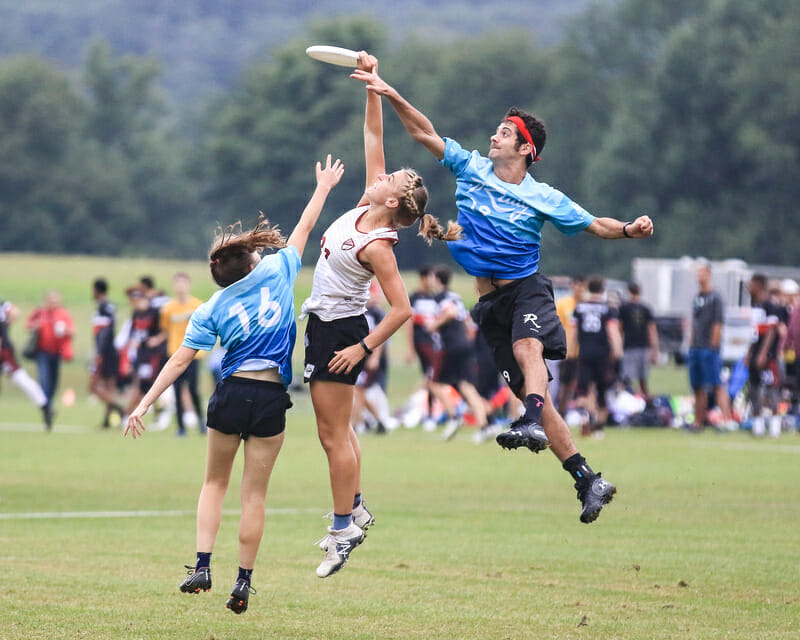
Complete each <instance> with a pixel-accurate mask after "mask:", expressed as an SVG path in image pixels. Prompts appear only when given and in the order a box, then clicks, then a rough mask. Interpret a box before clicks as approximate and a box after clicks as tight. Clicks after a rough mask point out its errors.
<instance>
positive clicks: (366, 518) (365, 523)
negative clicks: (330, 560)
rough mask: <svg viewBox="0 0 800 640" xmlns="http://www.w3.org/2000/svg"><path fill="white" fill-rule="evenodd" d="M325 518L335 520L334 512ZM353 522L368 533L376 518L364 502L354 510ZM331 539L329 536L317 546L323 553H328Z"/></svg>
mask: <svg viewBox="0 0 800 640" xmlns="http://www.w3.org/2000/svg"><path fill="white" fill-rule="evenodd" d="M325 517H326V518H328V519H329V520H333V512H332V511H331V512H330V513H329V514H328V515H327V516H325ZM353 522H354V523H355V525H356V526H357V527H358V528H359V529H361V530H362V531H366V530H367V529H369V528H370V527H371V526H372V525H373V524H375V516H373V515H372V513H370V511H369V509H367V505H366V503H365V502H364V501H363V500H362V501H361V504H359V505H358V506H357V507H356V508H355V509H353ZM330 539H331V534H328V535H326V536H325V537H324V538H322V539H321V540H320V541H319V542H316V543H315V544H318V545H319V548H320V550H321V551H327V550H328V542H329V541H330Z"/></svg>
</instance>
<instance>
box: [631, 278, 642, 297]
mask: <svg viewBox="0 0 800 640" xmlns="http://www.w3.org/2000/svg"><path fill="white" fill-rule="evenodd" d="M641 292H642V289H641V287H639V283H638V282H634V281H633V280H631V281H630V282H629V283H628V293H630V294H631V295H632V296H638V295H639V294H640V293H641Z"/></svg>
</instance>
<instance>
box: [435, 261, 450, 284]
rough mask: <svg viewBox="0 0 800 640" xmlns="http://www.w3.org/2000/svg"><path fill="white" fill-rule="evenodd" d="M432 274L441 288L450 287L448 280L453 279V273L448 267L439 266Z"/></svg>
mask: <svg viewBox="0 0 800 640" xmlns="http://www.w3.org/2000/svg"><path fill="white" fill-rule="evenodd" d="M434 273H435V274H436V279H437V280H438V281H439V282H441V283H442V286H443V287H445V288H447V287H448V286H449V285H450V278H452V277H453V272H452V271H451V270H450V267H447V266H445V265H440V266H438V267H436V269H434Z"/></svg>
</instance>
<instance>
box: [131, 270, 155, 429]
mask: <svg viewBox="0 0 800 640" xmlns="http://www.w3.org/2000/svg"><path fill="white" fill-rule="evenodd" d="M125 295H127V296H128V300H129V301H130V304H131V309H132V310H133V313H132V315H131V330H130V335H129V337H128V345H127V352H128V353H129V354H130V356H131V361H132V362H133V369H134V372H135V375H136V383H135V384H134V388H133V394H132V395H131V398H130V400H129V402H128V411H127V413H128V414H130V413H131V412H132V411H133V410H134V409H135V408H136V405H138V404H139V401H140V400H141V399H142V398H143V397H144V395H145V394H146V393H147V392H148V391H149V390H150V387H151V386H152V385H153V381H154V380H155V379H156V376H157V375H158V374H159V372H160V371H161V367H162V365H163V363H164V361H163V359H162V355H161V354H162V348H161V347H162V343H163V340H162V339H161V336H160V333H161V329H160V324H159V312H158V309H155V308H154V307H153V306H151V304H150V300H149V299H148V298H147V290H146V289H145V287H143V286H142V285H141V284H136V285H133V286H131V287H128V288H127V289H126V290H125Z"/></svg>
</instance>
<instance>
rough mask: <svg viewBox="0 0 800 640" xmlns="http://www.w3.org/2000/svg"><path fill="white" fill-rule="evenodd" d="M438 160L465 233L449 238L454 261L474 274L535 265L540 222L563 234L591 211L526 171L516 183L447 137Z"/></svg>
mask: <svg viewBox="0 0 800 640" xmlns="http://www.w3.org/2000/svg"><path fill="white" fill-rule="evenodd" d="M444 141H445V149H444V157H443V158H442V160H441V163H442V164H443V165H444V166H445V167H447V168H448V169H450V171H452V172H453V174H454V175H455V177H456V204H457V205H458V223H459V224H460V225H461V226H462V227H463V229H464V233H463V235H464V238H463V239H462V240H458V241H456V242H448V243H447V246H448V247H449V248H450V252H451V253H452V254H453V257H454V258H455V260H456V262H458V264H460V265H461V266H462V267H463V268H464V270H465V271H466V272H467V273H469V274H470V275H473V276H483V277H487V278H488V277H496V278H503V279H508V280H516V279H520V278H525V277H527V276H529V275H531V274H532V273H536V271H537V270H538V269H539V245H540V243H541V238H542V234H541V232H542V226H543V225H544V223H545V222H547V221H549V222H552V223H553V224H554V225H555V227H556V228H557V229H558V230H559V231H561V233H563V234H566V235H574V234H576V233H578V232H579V231H583V230H584V229H585V228H586V227H588V226H589V225H590V224H591V223H592V221H593V220H594V216H593V215H592V214H590V213H589V212H588V211H586V210H585V209H583V208H582V207H581V206H580V205H578V204H576V203H575V202H572V200H570V199H569V198H567V196H565V195H564V194H563V193H561V192H560V191H558V190H556V189H554V188H553V187H551V186H550V185H547V184H545V183H543V182H536V180H534V179H533V177H532V176H531V175H530V174H529V173H527V174H525V179H524V180H523V181H522V182H521V183H520V184H512V183H509V182H503V181H502V180H500V178H498V177H497V176H496V175H495V173H494V169H493V166H492V161H491V160H489V159H488V158H484V157H483V156H482V155H480V154H479V153H478V152H477V151H473V152H472V153H470V152H468V151H465V150H464V149H462V148H461V145H459V144H458V142H456V141H455V140H451V139H450V138H445V139H444Z"/></svg>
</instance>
